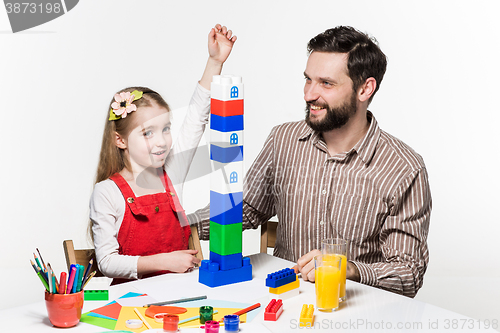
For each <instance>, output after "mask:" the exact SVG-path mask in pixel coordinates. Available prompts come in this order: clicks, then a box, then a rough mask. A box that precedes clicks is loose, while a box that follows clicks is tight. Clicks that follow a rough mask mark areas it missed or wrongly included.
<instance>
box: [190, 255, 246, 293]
mask: <svg viewBox="0 0 500 333" xmlns="http://www.w3.org/2000/svg"><path fill="white" fill-rule="evenodd" d="M198 271H199V274H200V275H199V279H198V281H199V282H200V283H202V284H204V285H207V286H209V287H212V288H214V287H218V286H225V285H227V284H232V283H238V282H243V281H250V280H252V265H251V264H250V258H248V257H245V258H243V266H242V267H240V268H235V269H230V270H227V271H221V270H220V269H219V264H218V263H216V262H210V260H202V262H201V266H200V269H199V270H198Z"/></svg>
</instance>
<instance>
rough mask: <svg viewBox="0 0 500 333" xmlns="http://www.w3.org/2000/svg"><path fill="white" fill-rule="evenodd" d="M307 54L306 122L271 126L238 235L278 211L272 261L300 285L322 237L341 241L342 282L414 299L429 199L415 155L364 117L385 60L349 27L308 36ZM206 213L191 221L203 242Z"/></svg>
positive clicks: (424, 253)
mask: <svg viewBox="0 0 500 333" xmlns="http://www.w3.org/2000/svg"><path fill="white" fill-rule="evenodd" d="M308 52H309V58H308V61H307V66H306V69H305V71H304V77H305V85H304V99H305V102H306V116H305V120H302V121H298V122H290V123H285V124H282V125H279V126H276V127H275V128H273V130H272V131H271V134H270V135H269V137H268V138H267V140H266V142H265V144H264V147H263V149H262V151H261V152H260V154H259V155H258V157H257V159H256V160H255V161H254V163H253V165H252V167H251V168H250V170H249V172H248V173H247V176H246V179H245V188H244V198H243V229H249V228H257V227H258V226H259V225H260V224H262V223H265V222H266V221H267V220H268V219H269V218H270V217H272V216H274V215H277V217H278V220H279V222H278V227H277V235H276V245H275V248H274V255H275V256H277V257H280V258H283V259H287V260H290V261H294V262H297V269H298V271H299V272H300V273H301V275H302V278H303V279H304V280H306V281H307V280H309V281H314V262H313V257H314V256H315V255H317V254H320V251H319V249H320V248H321V247H320V246H321V241H322V240H323V239H325V238H342V239H344V240H347V241H348V256H347V258H348V263H347V278H348V279H351V280H354V281H357V282H361V283H364V284H367V285H370V286H374V287H378V288H382V289H385V290H390V291H393V292H396V293H399V294H403V295H406V296H409V297H414V296H415V295H416V293H417V291H418V289H419V288H420V287H421V286H422V284H423V276H424V273H425V271H426V268H427V264H428V261H429V253H428V248H427V235H428V230H429V220H430V214H431V206H432V202H431V194H430V189H429V184H428V175H427V170H426V168H425V165H424V161H423V159H422V158H421V156H420V155H418V154H417V153H416V152H415V151H414V150H412V149H411V148H410V147H409V146H408V145H406V144H405V143H403V142H402V141H401V140H399V139H397V138H395V137H393V136H391V135H390V134H388V133H386V132H384V131H382V130H381V129H380V128H379V126H378V124H377V121H376V120H375V117H374V115H373V114H372V113H371V112H370V111H368V105H369V104H370V102H371V100H372V99H373V96H374V95H375V93H376V92H377V90H378V89H379V87H380V84H381V82H382V79H383V76H384V73H385V70H386V66H387V60H386V57H385V55H384V53H383V52H382V51H381V50H380V48H379V47H378V45H377V43H376V41H375V40H374V39H372V38H370V37H369V36H367V35H366V34H364V33H361V32H359V31H358V30H356V29H354V28H352V27H346V26H339V27H336V28H333V29H328V30H326V31H325V32H323V33H321V34H319V35H317V36H316V37H314V38H312V39H311V40H310V41H309V43H308ZM207 215H208V211H207V210H206V209H205V211H204V212H203V210H201V211H198V212H196V213H195V214H194V215H193V216H191V217H190V221H192V222H198V229H199V233H200V235H201V237H202V239H208V237H209V223H208V218H207ZM200 220H202V222H200Z"/></svg>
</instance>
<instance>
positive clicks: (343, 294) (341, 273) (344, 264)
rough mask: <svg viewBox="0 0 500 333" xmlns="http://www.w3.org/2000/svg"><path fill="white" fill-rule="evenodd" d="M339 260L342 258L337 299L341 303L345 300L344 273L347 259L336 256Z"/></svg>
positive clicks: (342, 256)
mask: <svg viewBox="0 0 500 333" xmlns="http://www.w3.org/2000/svg"><path fill="white" fill-rule="evenodd" d="M337 255H338V256H339V257H340V258H342V262H341V263H340V265H341V266H340V291H339V298H340V299H341V301H343V300H345V279H346V276H345V273H346V270H347V258H346V256H344V255H341V254H337Z"/></svg>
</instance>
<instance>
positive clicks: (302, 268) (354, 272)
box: [293, 250, 361, 282]
mask: <svg viewBox="0 0 500 333" xmlns="http://www.w3.org/2000/svg"><path fill="white" fill-rule="evenodd" d="M320 254H321V251H320V250H312V251H311V252H309V253H306V254H304V255H303V256H302V257H300V258H299V260H297V265H295V266H293V269H294V270H295V273H300V274H301V275H302V279H303V280H304V281H310V282H314V280H315V278H314V257H315V256H317V255H320ZM346 278H348V279H349V280H353V281H356V282H359V281H361V276H360V275H359V270H358V268H357V267H356V265H354V264H353V263H352V262H350V261H348V262H347V269H346Z"/></svg>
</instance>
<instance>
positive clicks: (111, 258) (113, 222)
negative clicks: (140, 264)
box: [90, 84, 210, 279]
mask: <svg viewBox="0 0 500 333" xmlns="http://www.w3.org/2000/svg"><path fill="white" fill-rule="evenodd" d="M209 114H210V91H209V90H207V89H205V88H203V87H202V86H201V85H200V84H197V87H196V89H195V91H194V93H193V96H192V97H191V101H190V103H189V105H188V110H187V113H186V118H185V119H184V122H183V124H182V126H181V129H180V133H179V136H178V137H177V140H176V141H175V143H174V146H173V147H172V150H171V151H170V153H169V155H168V156H167V160H166V161H165V165H164V168H165V170H166V172H167V175H168V176H169V177H170V180H171V181H172V184H173V186H174V189H175V191H176V192H177V195H178V197H179V200H181V203H182V189H183V184H184V180H185V179H186V176H187V173H188V171H189V166H190V165H191V162H192V160H193V157H194V154H195V152H196V148H197V147H198V144H199V142H200V140H201V138H202V136H203V132H204V130H205V125H206V124H207V123H208V117H209ZM125 206H126V203H125V199H124V197H123V195H122V193H121V191H120V189H119V188H118V186H117V185H116V184H115V182H113V181H112V180H110V179H107V180H104V181H102V182H99V183H97V184H96V185H95V187H94V191H93V193H92V196H91V197H90V219H91V220H92V221H93V226H92V232H93V235H94V246H95V252H96V259H97V264H98V266H99V270H100V271H101V272H102V273H103V274H104V275H106V276H108V277H112V278H115V277H116V278H125V279H137V278H138V275H137V261H138V260H139V256H127V255H120V254H118V248H119V244H118V231H119V230H120V226H121V224H122V221H123V216H124V215H125ZM186 222H187V221H186Z"/></svg>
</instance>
